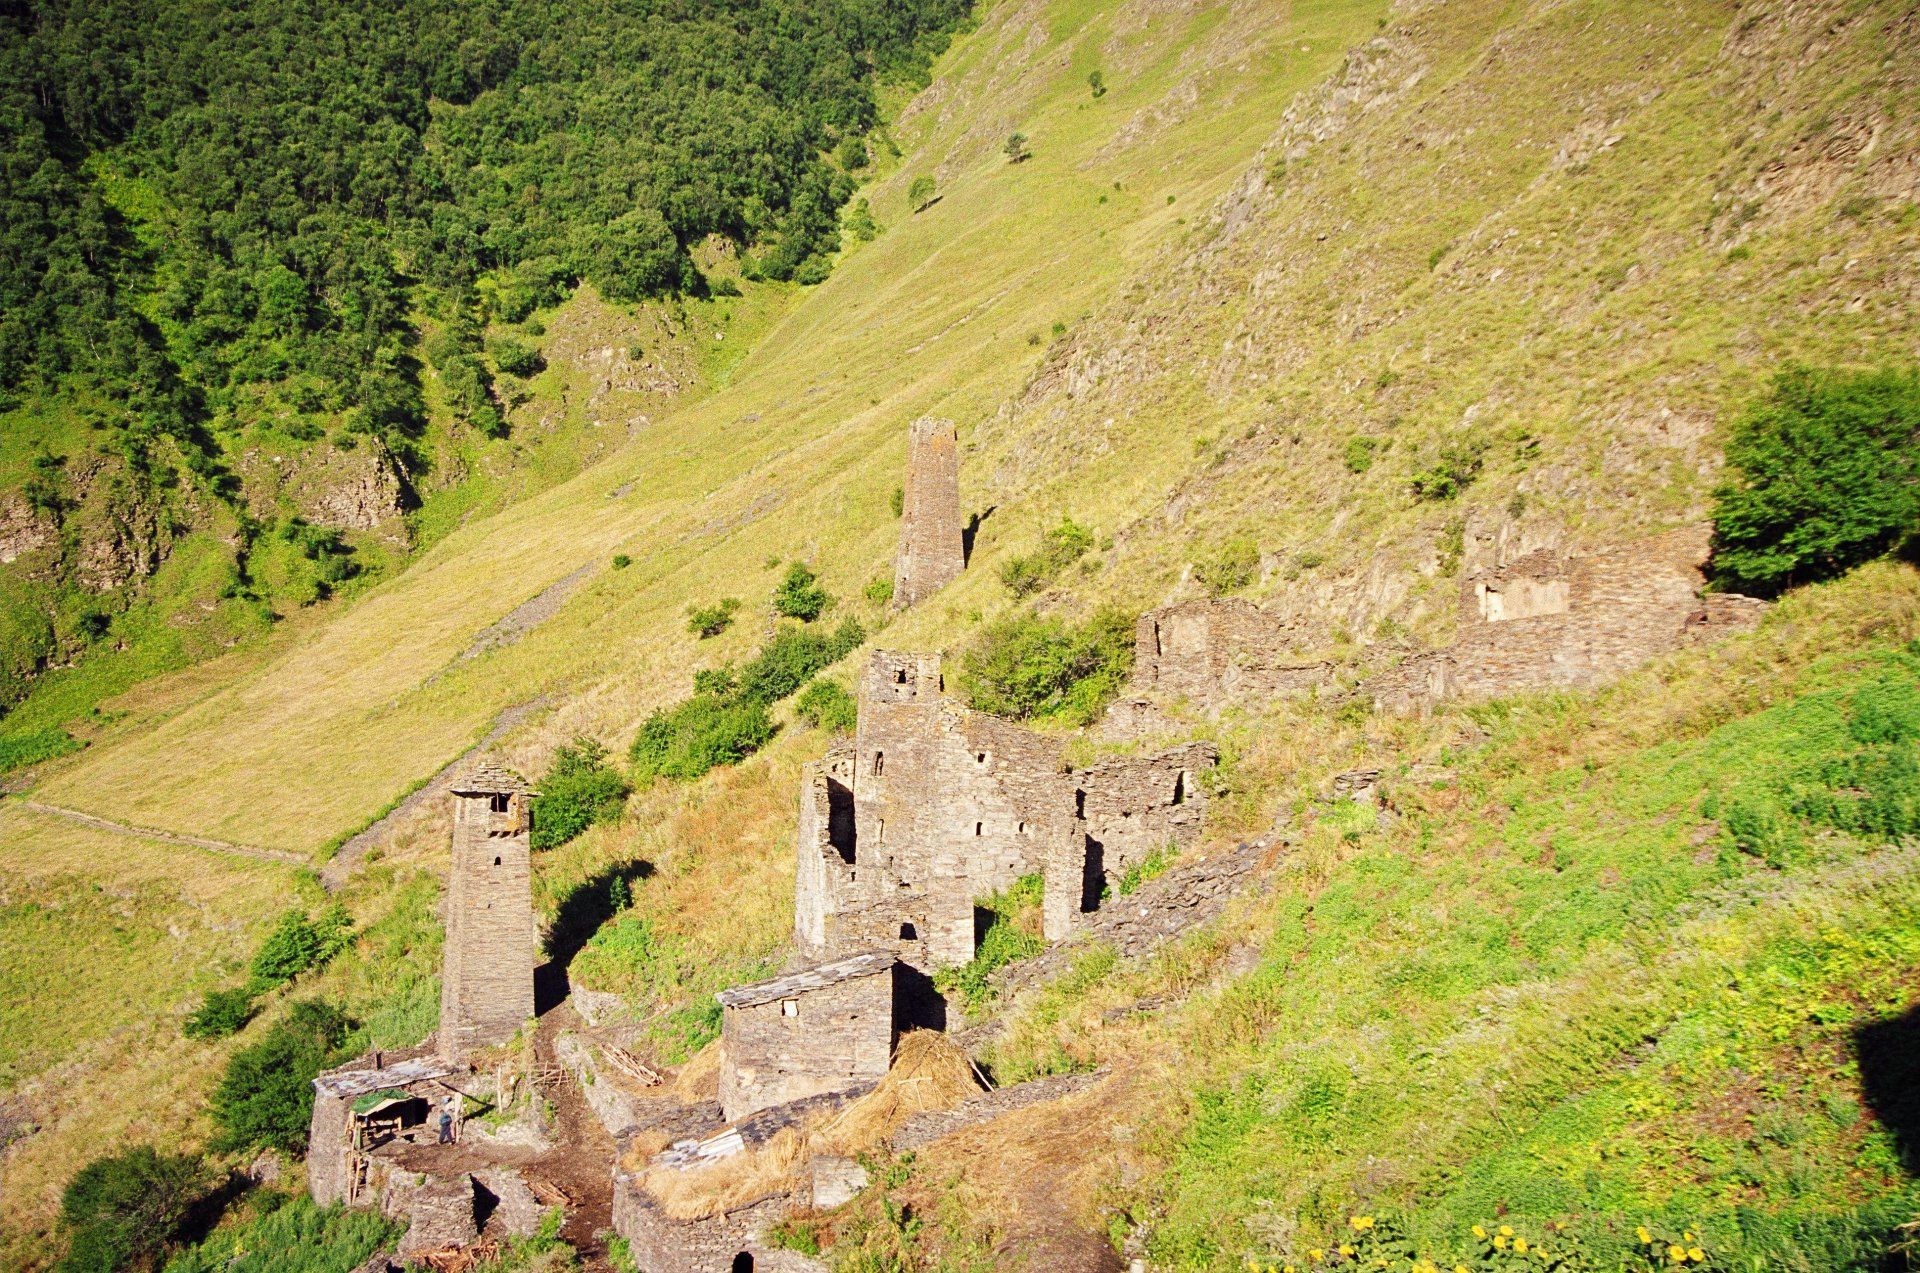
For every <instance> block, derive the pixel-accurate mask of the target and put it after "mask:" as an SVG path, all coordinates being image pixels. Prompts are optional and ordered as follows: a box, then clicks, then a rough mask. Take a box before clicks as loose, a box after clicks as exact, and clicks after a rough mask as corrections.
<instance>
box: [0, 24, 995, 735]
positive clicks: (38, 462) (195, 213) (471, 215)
mask: <svg viewBox="0 0 1920 1273" xmlns="http://www.w3.org/2000/svg"><path fill="white" fill-rule="evenodd" d="M964 12H965V4H964V0H825V2H824V3H799V2H797V0H715V2H710V3H686V2H684V0H581V2H579V3H569V4H565V5H553V4H547V3H536V2H534V0H459V2H458V3H456V2H455V0H397V2H396V3H391V4H385V5H373V6H368V5H354V4H347V3H343V2H342V0H317V2H307V3H296V2H295V0H243V2H241V3H226V4H216V3H211V2H210V0H103V2H95V3H78V2H76V0H51V2H49V3H43V4H34V5H30V6H5V7H4V8H0V421H6V422H7V423H6V424H5V427H6V429H7V430H8V431H9V432H11V433H13V434H14V435H15V436H14V439H13V442H14V450H15V451H16V452H19V451H21V450H22V449H23V448H25V449H26V450H27V451H28V452H29V453H31V449H32V448H34V447H40V448H42V449H43V450H45V451H46V453H44V454H38V455H35V457H34V458H33V460H32V464H31V467H29V466H28V465H26V464H25V463H24V462H22V463H17V464H16V465H15V468H17V469H20V470H21V473H19V474H15V475H14V479H13V480H12V481H10V482H9V483H8V484H9V485H13V486H15V488H16V489H22V490H23V493H24V496H25V499H26V502H27V504H28V505H29V506H30V507H31V508H32V509H33V510H34V513H35V515H37V516H42V517H45V518H50V519H52V520H53V521H55V522H58V521H59V520H60V518H61V515H62V513H63V511H65V510H64V508H63V470H66V469H68V468H70V463H69V462H70V461H71V460H72V459H73V458H74V457H73V456H71V455H68V454H66V453H65V452H63V451H55V450H50V449H46V444H45V443H44V442H42V441H40V440H39V439H38V437H30V436H29V435H36V434H38V435H53V434H59V433H60V432H61V430H63V429H64V430H65V432H66V433H67V434H72V433H74V432H75V431H76V430H78V431H80V436H81V437H83V438H85V439H87V441H86V442H85V444H84V445H85V447H86V448H87V450H88V451H89V452H90V453H94V452H97V453H99V454H102V455H106V456H110V457H116V458H115V459H114V463H115V464H116V466H117V471H119V472H120V473H121V476H120V477H119V478H117V479H116V480H117V481H120V482H122V483H123V484H124V486H125V488H126V489H125V493H124V494H125V499H126V500H127V501H135V500H139V499H143V498H144V499H148V501H149V503H151V502H152V500H153V498H155V497H154V496H153V492H155V491H167V490H174V491H178V490H183V489H185V490H191V491H193V492H197V493H199V494H200V495H202V496H205V497H206V498H204V499H201V501H200V502H201V504H202V505H205V504H208V503H212V504H215V505H217V504H219V503H220V502H222V501H224V502H225V503H226V504H227V505H228V506H229V507H230V508H231V509H232V510H233V516H234V517H235V518H236V519H237V521H238V526H237V528H235V529H234V530H233V531H232V532H231V533H230V534H229V535H228V538H230V539H233V540H235V541H236V542H239V543H241V544H242V545H243V547H242V550H241V556H240V560H239V561H238V564H237V576H238V578H237V582H236V584H235V587H236V588H238V589H239V590H240V591H242V592H245V591H246V590H247V589H248V588H249V586H250V583H249V580H248V578H247V567H246V561H245V548H244V545H245V544H246V543H247V542H249V541H250V540H251V539H252V538H255V537H257V536H259V535H260V534H261V533H262V532H263V530H265V529H269V528H264V527H260V526H257V525H254V524H252V522H251V521H250V519H249V518H248V517H247V516H246V515H245V513H244V512H242V511H240V507H239V503H238V501H237V499H236V495H235V489H234V488H235V486H236V484H237V479H236V478H235V477H234V476H233V474H232V473H231V472H230V470H229V466H228V464H227V459H228V457H229V454H230V451H231V449H232V445H231V444H232V441H233V439H235V438H237V437H238V436H239V434H240V432H241V431H242V430H244V429H245V428H246V427H247V426H248V425H249V424H250V423H253V422H259V421H271V422H272V424H273V427H274V429H275V432H276V435H277V436H279V437H282V438H286V439H290V440H291V441H293V442H294V443H299V442H303V441H317V440H319V439H320V438H321V437H323V436H332V437H334V438H335V439H336V440H340V439H344V440H345V444H347V445H351V444H352V440H353V438H354V437H355V436H356V435H357V436H367V435H371V436H373V437H377V438H378V439H379V440H380V441H381V442H382V443H383V444H384V446H385V447H386V449H387V450H388V452H390V453H391V454H392V455H393V456H394V457H395V458H396V461H397V462H398V463H399V465H400V466H401V467H402V469H403V471H406V472H409V473H417V472H418V471H419V470H420V469H421V468H422V467H424V466H428V465H430V464H431V462H432V457H431V455H430V454H428V453H427V448H425V447H424V446H423V443H422V439H423V436H424V433H425V428H426V423H427V414H428V409H427V399H426V397H425V395H424V394H423V392H422V378H423V370H424V365H426V364H430V365H431V366H432V367H433V369H434V371H435V372H436V373H437V375H438V380H439V384H440V386H441V390H442V393H441V397H442V399H443V400H444V401H445V403H446V406H447V410H448V411H449V412H450V413H451V415H452V417H453V418H455V419H457V420H458V421H460V422H461V423H463V424H464V425H466V426H468V427H470V428H471V429H472V430H474V431H475V432H476V433H477V434H480V435H486V436H500V435H501V434H503V433H504V432H505V428H506V426H505V422H504V420H503V418H502V415H501V410H500V406H499V404H498V401H497V395H496V393H495V392H494V387H493V375H494V373H495V371H496V370H499V369H506V370H513V368H509V367H508V362H509V361H512V360H515V359H518V360H520V361H522V362H524V361H527V360H529V359H531V358H532V357H533V355H531V354H530V353H529V352H528V351H527V350H526V349H525V348H524V347H521V346H512V345H511V344H509V345H507V346H503V347H502V348H503V349H504V350H505V352H504V353H502V352H501V351H500V350H496V349H492V348H489V347H487V346H486V344H485V342H484V341H483V339H482V333H483V331H484V330H485V327H486V325H487V323H488V322H489V321H506V322H514V321H518V320H520V319H523V318H525V317H526V316H527V315H528V314H529V313H531V312H532V311H533V310H534V309H535V308H536V307H539V306H542V305H546V304H549V303H552V302H554V301H556V300H557V299H559V298H560V297H561V296H562V295H564V293H565V291H566V290H567V289H568V288H569V287H570V286H571V285H572V284H573V283H574V282H575V281H577V280H581V279H584V280H587V281H590V282H591V283H592V284H593V285H594V286H595V287H597V288H598V289H599V291H600V293H601V294H602V295H603V296H606V297H609V298H611V299H614V300H622V301H625V300H638V299H641V298H645V297H650V296H663V295H675V294H681V295H685V294H694V295H698V294H702V293H704V292H706V291H707V290H708V289H709V286H710V284H709V281H708V280H707V279H706V278H705V277H703V276H702V274H701V273H700V271H699V269H698V268H697V267H696V266H695V264H694V258H693V255H692V253H691V251H690V249H692V248H694V247H696V246H697V245H699V244H700V243H702V242H703V241H705V240H706V239H707V238H708V237H709V236H714V235H718V236H722V237H723V238H725V239H727V240H730V241H731V242H732V243H733V244H734V245H735V246H736V248H737V249H738V251H739V253H740V257H741V262H742V270H743V272H744V273H745V274H746V275H747V276H748V277H749V278H767V279H779V280H795V281H798V282H802V283H806V282H814V281H818V280H819V279H821V278H823V277H825V275H826V273H827V270H828V268H829V264H828V262H829V258H830V255H831V253H832V252H833V251H834V250H835V249H836V248H837V246H838V243H839V228H838V223H839V209H840V207H841V205H842V204H844V203H845V201H846V200H847V198H848V196H849V195H850V193H851V191H852V189H853V186H854V181H855V179H854V177H853V176H852V175H851V174H852V173H854V172H857V171H858V170H860V169H861V168H862V167H864V166H865V165H866V164H867V162H868V151H867V147H866V143H865V142H864V141H863V140H862V138H863V135H864V134H865V132H866V131H867V130H868V129H869V128H870V127H871V126H872V125H873V123H874V122H875V118H876V93H877V91H878V86H879V85H880V84H881V83H883V82H888V81H899V80H907V81H912V80H915V79H917V78H920V77H923V76H924V75H925V73H926V69H927V67H928V65H929V64H930V60H931V57H932V56H933V54H934V53H936V52H937V51H938V49H939V48H940V47H941V46H942V44H943V42H944V40H945V38H946V35H947V33H948V32H950V31H951V30H952V29H953V28H954V27H955V26H956V25H957V23H958V22H959V20H960V19H961V17H962V16H963V14H964ZM718 286H719V287H721V288H723V289H724V288H726V287H730V286H731V284H729V283H721V284H718ZM423 313H424V314H426V315H429V316H431V319H432V322H431V323H430V324H428V326H427V329H428V330H430V331H431V332H432V337H431V339H428V340H425V341H422V340H420V338H419V332H420V331H421V330H422V327H421V324H420V323H419V322H418V321H417V320H418V319H419V317H420V316H421V315H422V314H423ZM55 422H57V423H58V427H55ZM22 474H24V477H22ZM0 493H4V492H0ZM160 498H164V497H160ZM175 503H176V505H177V503H178V501H177V500H176V501H175ZM280 529H282V530H285V528H284V527H282V528H280ZM304 534H305V532H304V531H300V530H299V528H295V531H294V538H296V539H299V538H300V536H302V535H304ZM299 546H300V547H301V548H302V550H303V551H304V550H305V549H307V548H310V547H312V545H309V544H306V543H305V541H304V540H302V541H301V543H300V545H299ZM332 551H333V550H332V549H331V548H329V547H328V546H327V545H325V544H322V545H320V548H319V549H318V550H316V551H310V552H307V554H306V555H307V556H308V557H312V558H316V559H317V560H322V563H323V566H324V562H325V559H326V558H327V556H328V553H330V552H332ZM71 555H72V554H71V553H69V556H71ZM23 595H24V594H23ZM11 608H14V609H29V610H36V611H38V610H42V609H44V610H47V611H48V614H49V615H50V616H51V617H49V618H47V619H46V620H45V621H44V622H43V621H42V620H41V619H40V618H35V619H34V620H33V622H32V623H31V624H30V625H29V626H30V627H31V628H32V629H33V631H31V632H24V634H23V632H21V631H14V630H13V629H14V628H16V627H18V626H19V625H17V624H12V623H9V624H8V625H6V626H7V627H8V630H7V631H6V632H0V646H5V647H6V648H5V649H0V655H4V656H5V661H6V663H7V666H6V667H5V668H0V682H4V684H0V691H4V692H0V705H3V704H4V700H6V699H8V698H12V697H17V694H18V692H19V689H20V686H21V685H22V684H23V683H24V682H23V679H22V674H24V673H26V672H29V671H30V670H31V665H32V664H33V663H34V662H35V660H36V659H40V660H43V661H44V659H45V658H46V657H47V652H48V650H49V649H50V648H51V647H50V646H48V644H47V640H42V635H44V634H42V633H41V629H43V628H44V629H46V630H47V631H48V632H51V631H52V630H53V629H55V628H65V629H74V628H75V627H76V625H81V626H84V625H82V623H81V621H82V619H83V618H85V615H83V614H82V613H81V611H82V610H85V609H86V607H85V606H81V607H80V609H78V610H76V609H75V607H74V606H72V605H64V603H61V604H56V603H55V602H52V601H45V600H44V599H41V600H34V601H33V602H32V603H31V604H28V603H26V602H24V601H23V602H22V604H21V605H20V606H17V607H11ZM55 611H58V612H59V613H54V612H55ZM66 611H74V613H72V614H68V613H66ZM87 613H94V612H93V611H87ZM91 622H92V623H93V625H94V626H95V627H99V626H101V625H102V624H104V622H105V620H104V618H102V617H98V616H96V617H95V618H94V619H92V620H91ZM69 635H71V634H69ZM82 635H84V633H82ZM51 639H52V638H48V640H51ZM67 644H68V645H69V647H70V646H71V641H69V642H68V643H67Z"/></svg>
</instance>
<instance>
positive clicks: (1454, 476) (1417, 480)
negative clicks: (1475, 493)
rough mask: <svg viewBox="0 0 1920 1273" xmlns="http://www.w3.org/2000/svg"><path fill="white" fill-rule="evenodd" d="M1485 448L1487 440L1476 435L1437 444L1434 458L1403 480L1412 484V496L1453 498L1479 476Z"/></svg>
mask: <svg viewBox="0 0 1920 1273" xmlns="http://www.w3.org/2000/svg"><path fill="white" fill-rule="evenodd" d="M1486 450H1487V444H1486V443H1485V442H1482V441H1479V440H1478V439H1473V440H1469V441H1465V442H1449V443H1448V444H1447V445H1445V446H1443V447H1441V448H1440V458H1439V459H1438V460H1436V461H1434V463H1433V464H1431V465H1429V466H1428V467H1426V468H1424V469H1421V470H1420V471H1419V472H1418V473H1415V474H1414V475H1413V476H1412V477H1411V478H1409V479H1408V480H1407V484H1408V485H1409V486H1411V487H1412V488H1413V496H1414V498H1415V499H1419V500H1429V501H1439V500H1450V499H1453V498H1454V497H1455V496H1457V495H1459V494H1460V492H1462V491H1464V490H1466V489H1467V488H1468V487H1469V486H1472V485H1473V481H1474V479H1475V478H1477V477H1479V476H1480V466H1481V464H1482V463H1483V460H1484V457H1485V455H1486Z"/></svg>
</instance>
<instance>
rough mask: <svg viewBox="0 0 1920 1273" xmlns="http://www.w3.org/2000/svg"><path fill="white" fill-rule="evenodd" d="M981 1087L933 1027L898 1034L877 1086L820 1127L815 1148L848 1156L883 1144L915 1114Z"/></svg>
mask: <svg viewBox="0 0 1920 1273" xmlns="http://www.w3.org/2000/svg"><path fill="white" fill-rule="evenodd" d="M985 1087H986V1085H985V1084H984V1083H982V1082H981V1080H980V1072H979V1071H978V1070H977V1069H975V1068H974V1064H973V1061H972V1060H971V1059H970V1058H969V1057H968V1056H967V1054H966V1053H965V1052H964V1051H962V1050H961V1049H960V1047H959V1045H958V1044H956V1043H954V1041H953V1040H952V1039H951V1038H949V1037H948V1036H947V1035H944V1034H942V1033H940V1032H939V1031H937V1030H915V1031H913V1032H912V1033H910V1034H906V1035H903V1036H902V1037H901V1039H900V1043H899V1046H897V1047H896V1048H895V1049H894V1052H893V1065H892V1067H891V1068H890V1069H888V1071H887V1075H886V1077H885V1078H883V1079H881V1080H880V1085H879V1086H878V1087H876V1088H874V1089H873V1090H872V1091H871V1092H868V1093H867V1094H866V1095H865V1096H862V1097H861V1098H860V1099H859V1100H857V1101H855V1102H854V1103H853V1104H851V1105H849V1106H847V1107H846V1108H845V1109H844V1110H841V1111H840V1114H839V1116H838V1117H836V1118H834V1119H833V1120H832V1121H830V1122H828V1123H827V1124H826V1125H825V1126H824V1127H822V1128H821V1129H820V1134H819V1136H818V1138H817V1139H818V1140H819V1141H820V1142H821V1144H820V1148H821V1149H822V1150H824V1151H826V1152H829V1153H835V1154H841V1155H844V1156H847V1157H851V1156H853V1155H855V1154H862V1153H866V1152H868V1151H870V1150H873V1149H877V1148H879V1147H880V1146H881V1145H883V1144H885V1143H886V1141H887V1140H888V1138H890V1137H891V1136H892V1135H893V1134H894V1133H895V1132H897V1131H899V1130H900V1128H901V1125H902V1124H904V1123H905V1122H906V1121H907V1120H908V1119H909V1118H911V1117H913V1116H914V1115H915V1114H920V1113H924V1112H926V1111H928V1110H938V1109H952V1108H953V1107H954V1106H955V1105H958V1104H959V1103H960V1102H961V1101H963V1100H965V1099H967V1097H969V1096H975V1095H978V1094H979V1093H980V1092H982V1091H983V1090H985Z"/></svg>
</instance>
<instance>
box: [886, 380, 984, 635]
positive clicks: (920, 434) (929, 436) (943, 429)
mask: <svg viewBox="0 0 1920 1273" xmlns="http://www.w3.org/2000/svg"><path fill="white" fill-rule="evenodd" d="M966 564H967V561H966V545H965V544H964V542H963V541H962V538H961V533H960V440H959V433H958V431H957V430H956V429H955V428H954V424H953V421H951V420H942V419H939V418H937V417H934V416H921V417H920V418H919V419H918V420H915V421H914V422H913V425H912V427H911V428H910V429H909V431H908V434H907V477H906V481H905V483H904V484H903V486H902V488H901V505H900V554H899V557H898V558H897V559H896V561H895V563H894V571H893V604H894V606H895V607H896V608H899V609H904V608H906V607H907V606H911V605H916V604H918V603H919V602H921V601H923V600H925V599H926V598H928V597H930V596H932V595H933V594H934V593H936V592H938V591H940V589H942V588H944V587H946V586H947V585H948V584H950V583H952V582H953V581H954V580H955V579H958V578H959V577H960V572H961V571H962V570H964V569H966Z"/></svg>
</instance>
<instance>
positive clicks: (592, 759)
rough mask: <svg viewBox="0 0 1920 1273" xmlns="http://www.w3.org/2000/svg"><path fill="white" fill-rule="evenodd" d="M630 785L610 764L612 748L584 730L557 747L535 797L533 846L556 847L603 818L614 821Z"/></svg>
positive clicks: (617, 816)
mask: <svg viewBox="0 0 1920 1273" xmlns="http://www.w3.org/2000/svg"><path fill="white" fill-rule="evenodd" d="M630 790H631V788H630V787H629V786H628V784H627V780H626V779H625V778H624V777H622V776H621V775H620V773H619V771H618V770H616V769H614V768H613V766H611V765H609V764H607V749H606V746H605V745H604V744H602V743H601V742H600V741H599V740H598V739H596V738H588V737H586V736H585V735H581V736H580V737H578V738H575V739H574V740H573V741H572V742H571V743H563V744H562V745H561V746H560V747H559V748H557V749H556V750H555V751H554V754H553V763H552V764H550V765H549V766H548V767H547V772H546V775H545V776H544V777H543V778H541V780H540V794H539V795H537V796H535V797H534V800H533V836H532V841H531V843H532V847H534V848H536V849H551V848H557V847H558V846H560V845H562V844H565V843H566V842H567V841H569V840H571V839H573V838H574V837H575V836H577V835H579V834H580V833H581V832H582V831H585V830H586V829H587V828H588V827H590V826H592V825H594V824H595V823H598V822H615V821H618V820H619V817H620V815H621V813H622V812H624V811H625V809H626V804H627V792H628V791H630Z"/></svg>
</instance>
